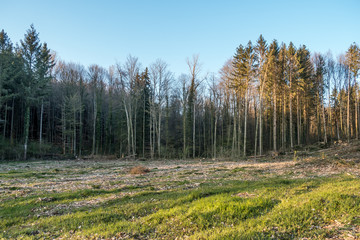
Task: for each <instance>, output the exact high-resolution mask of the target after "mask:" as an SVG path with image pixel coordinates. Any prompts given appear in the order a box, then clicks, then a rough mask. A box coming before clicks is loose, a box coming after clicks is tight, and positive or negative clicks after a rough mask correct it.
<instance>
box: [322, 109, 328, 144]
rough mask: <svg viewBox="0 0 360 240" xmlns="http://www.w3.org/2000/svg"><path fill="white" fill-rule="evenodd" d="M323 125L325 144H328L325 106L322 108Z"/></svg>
mask: <svg viewBox="0 0 360 240" xmlns="http://www.w3.org/2000/svg"><path fill="white" fill-rule="evenodd" d="M322 115H323V124H324V143H325V144H326V143H327V131H326V118H325V106H324V105H323V107H322Z"/></svg>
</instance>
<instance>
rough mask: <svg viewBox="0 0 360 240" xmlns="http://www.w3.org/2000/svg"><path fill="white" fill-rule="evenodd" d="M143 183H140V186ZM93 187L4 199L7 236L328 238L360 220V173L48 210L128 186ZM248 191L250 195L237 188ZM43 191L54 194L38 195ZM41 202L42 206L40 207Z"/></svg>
mask: <svg viewBox="0 0 360 240" xmlns="http://www.w3.org/2000/svg"><path fill="white" fill-rule="evenodd" d="M134 189H137V188H134ZM128 190H133V188H124V189H118V190H111V191H110V190H109V191H108V190H102V189H88V190H79V191H76V192H63V193H54V194H47V195H34V196H29V197H24V198H16V199H9V200H5V201H3V202H1V204H0V220H1V221H0V229H3V231H1V233H0V237H2V238H4V239H9V238H25V239H40V238H54V237H65V238H70V237H75V236H78V237H79V238H85V237H91V236H101V237H112V236H116V235H119V234H123V236H127V237H128V238H130V239H131V238H138V237H140V236H141V237H142V238H150V239H159V238H165V239H172V238H173V237H174V236H179V237H189V238H192V239H272V238H275V239H289V238H300V237H308V238H320V239H321V238H326V237H327V236H331V234H332V231H335V230H329V229H328V228H324V227H325V226H327V225H330V224H331V223H332V222H333V221H335V220H337V221H339V222H341V223H343V224H344V226H345V227H346V226H350V225H358V224H359V223H360V219H359V212H360V179H358V178H354V177H351V176H345V175H341V176H336V177H332V178H315V179H311V180H306V179H298V180H290V179H284V178H278V177H277V178H272V179H266V180H259V181H221V182H220V181H218V182H217V181H214V182H208V183H204V184H202V185H201V186H200V187H199V188H197V189H192V190H181V189H179V190H172V191H155V190H144V191H139V192H137V193H135V194H133V195H125V196H123V197H119V198H115V199H112V200H108V201H104V202H101V204H98V205H96V206H85V207H81V208H71V207H69V208H68V209H65V210H63V211H62V212H60V213H58V214H56V215H53V216H46V215H44V216H40V217H39V216H38V215H39V213H41V209H44V208H45V209H52V208H56V207H57V206H59V205H64V204H68V205H69V206H71V203H74V202H77V201H84V200H90V199H94V198H99V197H106V196H109V195H110V194H115V195H116V194H121V193H126V192H127V191H128ZM244 192H246V193H249V197H248V198H244V197H239V196H237V193H244ZM39 197H41V198H44V197H46V198H48V199H50V201H39ZM39 209H40V210H39Z"/></svg>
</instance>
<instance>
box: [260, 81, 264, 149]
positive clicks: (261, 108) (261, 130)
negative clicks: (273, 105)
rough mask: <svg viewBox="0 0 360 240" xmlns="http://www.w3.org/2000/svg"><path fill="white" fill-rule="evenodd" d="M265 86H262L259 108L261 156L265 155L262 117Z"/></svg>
mask: <svg viewBox="0 0 360 240" xmlns="http://www.w3.org/2000/svg"><path fill="white" fill-rule="evenodd" d="M262 98H263V86H260V99H259V102H260V106H259V125H260V126H259V127H260V129H259V130H260V131H259V135H260V139H259V154H260V155H262V154H263V123H262V121H263V120H262V117H263V105H262V104H263V99H262Z"/></svg>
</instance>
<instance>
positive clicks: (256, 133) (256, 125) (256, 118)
mask: <svg viewBox="0 0 360 240" xmlns="http://www.w3.org/2000/svg"><path fill="white" fill-rule="evenodd" d="M254 113H255V149H254V156H255V157H256V154H257V143H258V128H259V118H258V117H257V114H256V113H257V111H256V99H254Z"/></svg>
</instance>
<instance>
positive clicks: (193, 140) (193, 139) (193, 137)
mask: <svg viewBox="0 0 360 240" xmlns="http://www.w3.org/2000/svg"><path fill="white" fill-rule="evenodd" d="M195 102H196V101H195V99H194V108H193V115H194V116H193V118H194V119H193V136H192V142H193V147H192V148H193V154H192V155H193V158H195V116H196V114H195Z"/></svg>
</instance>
